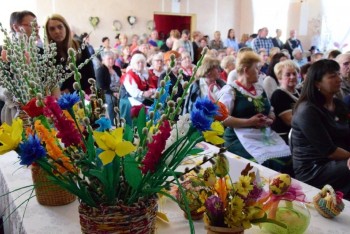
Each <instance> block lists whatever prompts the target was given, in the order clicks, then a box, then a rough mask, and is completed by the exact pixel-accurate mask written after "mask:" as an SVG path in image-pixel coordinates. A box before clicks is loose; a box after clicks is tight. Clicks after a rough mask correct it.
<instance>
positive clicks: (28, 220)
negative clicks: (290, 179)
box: [0, 144, 350, 234]
mask: <svg viewBox="0 0 350 234" xmlns="http://www.w3.org/2000/svg"><path fill="white" fill-rule="evenodd" d="M202 146H203V147H204V148H206V152H208V153H209V152H214V151H217V148H216V147H212V146H210V145H207V144H202ZM227 156H228V157H229V159H230V167H231V168H230V171H231V176H233V178H237V176H238V175H239V174H240V171H241V170H242V168H244V167H245V165H246V163H247V162H248V161H247V160H245V159H243V158H240V157H238V156H235V155H233V154H231V153H227ZM17 161H18V160H17V155H16V153H15V152H10V153H7V154H6V155H3V156H0V195H2V194H5V193H7V192H8V191H12V190H15V189H17V188H19V187H23V186H25V185H30V184H32V180H31V172H30V169H29V168H26V167H22V168H20V165H19V163H18V162H17ZM252 164H253V165H254V166H255V167H256V168H257V170H258V171H259V174H260V175H261V176H262V177H265V178H269V177H271V176H272V175H275V174H277V173H276V172H275V171H273V170H270V169H268V168H265V167H263V166H260V165H258V164H255V163H252ZM299 183H300V184H301V185H302V187H303V191H304V192H305V193H306V195H307V198H308V200H310V201H311V199H312V197H313V196H314V195H316V194H317V193H318V191H319V190H318V189H316V188H314V187H312V186H309V185H306V184H304V183H301V182H299ZM24 191H25V190H23V191H22V192H21V191H16V192H14V193H12V194H11V195H9V196H2V197H0V214H1V213H2V212H4V209H6V208H8V207H10V208H9V209H7V212H5V213H6V214H9V211H10V210H11V211H13V210H14V207H17V210H16V211H15V212H14V213H13V214H12V215H11V216H9V218H8V220H7V223H6V226H5V229H6V232H5V233H13V234H22V233H27V234H78V233H81V232H80V224H79V216H78V202H77V201H75V202H74V203H71V204H69V205H65V206H60V207H47V206H41V205H39V204H38V203H37V201H36V199H35V198H33V199H31V201H30V202H29V203H28V207H27V210H26V213H25V215H24V218H23V219H22V215H23V212H24V208H25V207H24V206H21V207H18V206H19V204H20V203H22V202H23V201H24V200H25V198H26V197H28V196H29V194H30V193H26V194H25V195H23V196H21V197H20V198H18V199H17V200H15V199H16V198H17V197H18V196H19V195H21V193H23V192H24ZM11 204H12V205H11ZM309 209H310V213H311V224H310V226H309V228H308V229H307V231H306V233H309V234H316V233H317V234H322V233H324V234H326V233H327V234H331V233H334V234H340V233H349V232H350V202H348V201H345V210H344V211H343V213H342V214H341V215H339V216H338V217H336V218H335V219H326V218H323V217H322V216H321V215H319V214H318V213H317V211H316V210H315V209H314V208H313V207H312V206H309ZM160 210H161V211H163V212H165V213H167V216H168V218H169V220H170V223H162V222H160V221H157V231H156V232H157V233H167V234H172V233H176V234H180V233H189V225H188V221H187V220H186V219H185V218H184V217H183V212H182V211H181V210H180V209H179V208H178V207H177V205H176V204H175V203H174V202H172V201H170V200H166V201H164V202H163V203H161V204H160ZM194 225H195V230H196V233H206V230H204V224H203V221H195V222H194ZM245 233H248V234H249V233H264V232H263V231H262V230H261V229H259V227H257V226H254V227H253V228H251V229H249V230H246V231H245Z"/></svg>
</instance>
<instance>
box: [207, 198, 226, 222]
mask: <svg viewBox="0 0 350 234" xmlns="http://www.w3.org/2000/svg"><path fill="white" fill-rule="evenodd" d="M204 205H205V208H206V214H207V215H208V217H209V219H210V221H211V222H212V225H213V226H222V224H223V220H224V204H223V202H222V200H221V199H220V198H219V197H218V196H216V195H211V196H210V197H208V199H207V200H206V201H205V204H204Z"/></svg>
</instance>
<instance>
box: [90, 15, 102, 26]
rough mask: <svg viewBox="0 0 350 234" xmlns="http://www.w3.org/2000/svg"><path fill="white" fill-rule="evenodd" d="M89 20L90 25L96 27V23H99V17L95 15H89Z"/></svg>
mask: <svg viewBox="0 0 350 234" xmlns="http://www.w3.org/2000/svg"><path fill="white" fill-rule="evenodd" d="M89 22H90V25H91V26H92V27H93V28H94V29H96V27H97V25H98V24H99V23H100V18H99V17H97V16H90V17H89Z"/></svg>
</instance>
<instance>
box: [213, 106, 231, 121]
mask: <svg viewBox="0 0 350 234" xmlns="http://www.w3.org/2000/svg"><path fill="white" fill-rule="evenodd" d="M216 104H217V105H218V114H217V115H215V120H218V121H224V120H225V119H227V117H228V116H229V115H230V114H229V111H228V109H227V107H226V106H225V104H223V103H222V102H216Z"/></svg>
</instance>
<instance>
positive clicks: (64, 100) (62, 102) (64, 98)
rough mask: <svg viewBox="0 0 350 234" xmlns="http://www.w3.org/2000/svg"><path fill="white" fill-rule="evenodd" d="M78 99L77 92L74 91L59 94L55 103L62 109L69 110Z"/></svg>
mask: <svg viewBox="0 0 350 234" xmlns="http://www.w3.org/2000/svg"><path fill="white" fill-rule="evenodd" d="M79 101H80V97H79V95H78V94H77V92H74V93H65V94H63V95H61V97H60V98H59V99H58V101H57V103H58V105H59V106H60V107H61V109H62V110H69V109H71V108H72V107H73V106H74V104H75V103H77V102H79Z"/></svg>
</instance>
